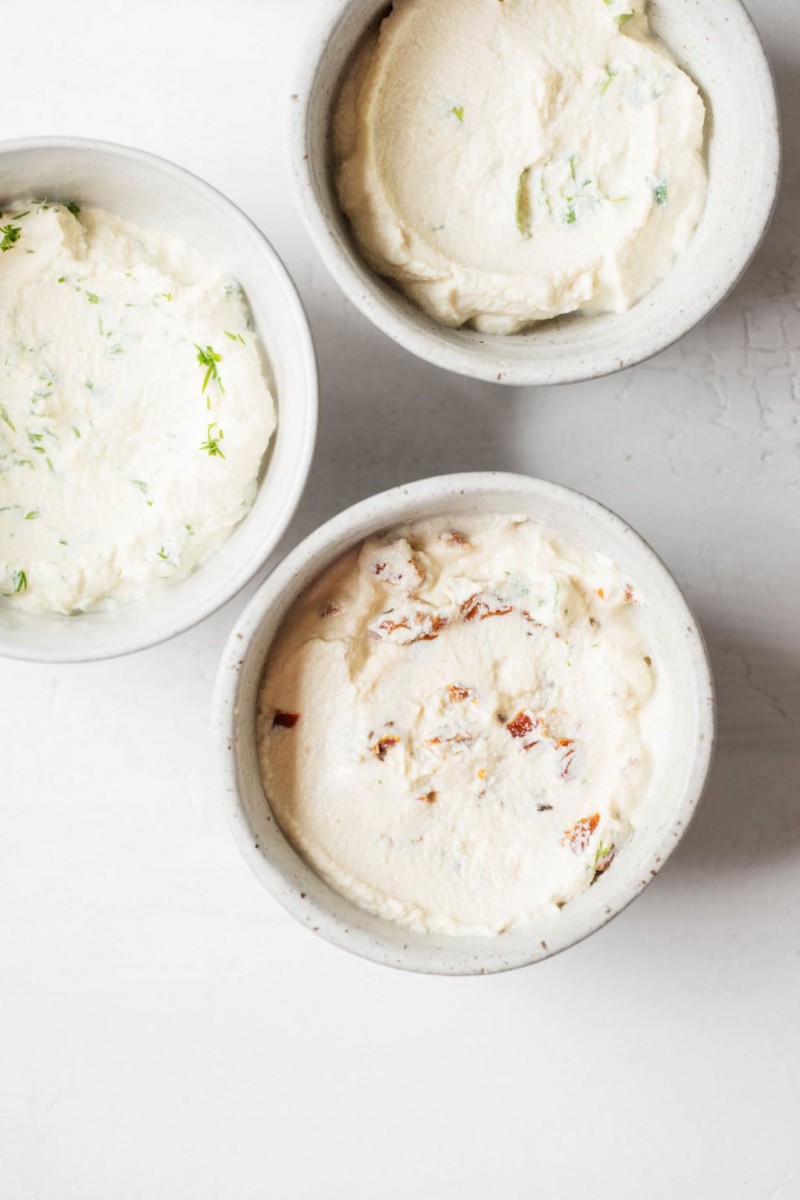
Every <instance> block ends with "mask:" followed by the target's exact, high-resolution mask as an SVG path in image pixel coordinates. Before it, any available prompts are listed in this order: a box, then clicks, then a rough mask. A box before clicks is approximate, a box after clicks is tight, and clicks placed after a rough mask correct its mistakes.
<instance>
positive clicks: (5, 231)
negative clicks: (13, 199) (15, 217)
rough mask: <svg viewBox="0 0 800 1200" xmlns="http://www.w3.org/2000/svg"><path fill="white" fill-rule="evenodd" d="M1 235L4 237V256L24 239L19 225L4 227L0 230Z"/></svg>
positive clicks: (1, 248) (0, 244)
mask: <svg viewBox="0 0 800 1200" xmlns="http://www.w3.org/2000/svg"><path fill="white" fill-rule="evenodd" d="M0 233H2V235H3V237H2V240H0V250H2V252H3V253H4V254H5V252H6V250H10V249H11V247H12V246H13V245H15V244H16V243H17V242H18V241H19V239H20V238H21V237H22V230H21V229H20V227H19V225H3V226H2V227H1V228H0Z"/></svg>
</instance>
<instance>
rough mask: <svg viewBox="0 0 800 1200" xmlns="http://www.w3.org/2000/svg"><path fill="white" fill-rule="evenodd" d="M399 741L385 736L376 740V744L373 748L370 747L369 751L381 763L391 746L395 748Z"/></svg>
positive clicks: (397, 738) (396, 738)
mask: <svg viewBox="0 0 800 1200" xmlns="http://www.w3.org/2000/svg"><path fill="white" fill-rule="evenodd" d="M399 741H400V738H399V737H392V736H391V735H387V736H386V737H382V738H378V740H377V742H375V744H374V745H373V746H370V750H371V751H372V753H373V754H375V755H376V756H377V757H378V758H379V759H380V760H381V762H383V760H384V759H385V758H386V755H387V754H388V752H389V750H390V749H391V748H392V746H396V745H397V743H398V742H399Z"/></svg>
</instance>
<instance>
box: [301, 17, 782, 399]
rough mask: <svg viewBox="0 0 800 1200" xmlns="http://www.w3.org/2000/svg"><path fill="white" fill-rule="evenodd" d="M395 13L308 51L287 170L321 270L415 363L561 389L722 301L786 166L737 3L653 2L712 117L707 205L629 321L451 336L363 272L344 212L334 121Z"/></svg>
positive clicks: (750, 32)
mask: <svg viewBox="0 0 800 1200" xmlns="http://www.w3.org/2000/svg"><path fill="white" fill-rule="evenodd" d="M389 8H390V6H389V5H387V3H386V0H350V3H348V4H347V5H346V6H345V8H344V10H343V11H341V12H340V13H339V14H338V15H337V16H335V17H331V18H329V19H328V22H327V24H326V25H325V26H324V27H323V28H322V29H321V30H320V31H319V33H318V35H316V37H315V38H314V39H313V40H312V42H311V44H310V46H309V50H308V55H307V58H306V62H305V64H304V68H303V73H302V75H301V80H300V84H299V88H300V91H299V97H300V103H299V105H298V110H297V113H296V124H295V130H294V151H295V155H294V166H295V173H296V176H297V178H298V182H299V190H300V196H301V200H302V202H303V205H304V209H305V212H306V217H307V220H308V222H309V225H310V228H311V230H312V233H313V234H314V236H315V238H316V240H317V244H318V247H319V249H320V252H321V253H322V254H323V257H324V258H325V260H326V262H327V265H328V267H329V269H330V270H331V271H332V273H333V274H334V276H335V277H336V278H337V281H338V282H339V284H340V286H341V287H342V288H343V289H344V291H345V292H346V293H347V294H348V295H349V297H350V299H351V300H352V301H353V302H354V303H355V304H356V305H357V306H358V307H359V308H360V309H361V310H362V311H363V312H364V313H365V315H366V316H368V317H369V318H370V319H371V320H373V321H374V322H375V323H376V324H377V325H378V326H380V327H381V328H383V329H384V330H385V331H386V332H387V333H388V334H389V335H390V336H391V337H393V338H394V339H395V340H396V341H398V342H400V343H401V344H402V345H404V346H406V347H407V348H408V349H410V350H412V351H413V352H414V353H416V354H418V355H420V357H422V358H425V359H427V360H429V361H431V362H434V363H436V364H437V365H440V366H444V367H447V368H449V369H451V370H455V371H459V372H461V373H463V374H466V375H472V376H476V377H478V378H482V379H487V380H497V381H500V382H503V383H512V384H526V383H527V384H532V383H560V382H568V381H571V380H577V379H586V378H591V377H595V376H598V375H602V374H606V373H608V372H611V371H616V370H619V369H621V368H623V367H627V366H630V365H631V364H632V363H635V362H639V361H641V360H642V359H644V358H647V357H648V356H649V355H652V354H654V353H656V352H657V351H659V350H661V349H663V348H664V347H665V346H667V345H669V344H671V343H672V342H673V341H675V340H676V339H677V338H679V337H681V336H682V335H683V334H684V333H686V332H687V331H688V330H689V329H691V328H692V326H694V325H695V324H696V323H697V322H698V321H700V320H701V319H702V318H703V317H705V316H707V315H708V313H709V312H710V311H711V310H712V309H713V308H714V307H715V306H716V305H717V304H718V303H719V302H720V301H721V300H722V299H723V298H724V296H725V295H726V294H727V293H728V291H729V290H730V289H731V288H732V287H733V285H734V284H735V283H736V281H737V279H738V278H739V276H740V275H741V273H742V272H743V270H744V269H745V267H746V266H747V263H748V262H749V260H750V258H751V256H752V254H753V253H754V252H755V249H756V247H757V246H758V244H759V242H760V240H761V238H762V236H763V234H764V231H765V229H766V226H767V224H768V221H769V217H770V215H771V213H772V209H773V206H774V202H775V197H776V194H777V186H778V178H779V169H780V142H779V133H778V115H777V103H776V99H775V90H774V85H773V81H772V76H771V73H770V69H769V65H768V63H767V60H766V58H765V55H764V51H763V49H762V47H761V43H760V41H759V39H758V35H757V34H756V32H755V29H754V27H753V25H752V24H751V22H750V19H749V17H748V16H747V13H746V12H745V10H744V8H743V7H742V5H741V4H740V2H739V0H715V3H713V4H698V3H697V2H696V0H650V3H649V14H650V19H651V24H652V27H653V30H654V32H655V34H656V36H658V37H659V38H661V39H662V40H663V42H664V43H665V44H666V45H667V46H668V47H669V48H670V50H671V51H672V53H673V54H674V55H675V57H676V58H677V60H678V62H679V64H680V65H681V66H682V67H684V68H685V69H686V70H687V71H688V72H689V74H690V75H691V76H692V78H693V79H694V80H695V82H696V83H697V85H698V86H699V88H700V90H701V92H702V94H703V98H704V100H705V102H706V106H707V111H708V115H707V124H706V133H707V143H708V169H709V185H710V186H709V193H708V203H707V207H706V211H705V214H704V216H703V218H702V220H701V223H700V225H699V227H698V229H697V232H696V234H695V237H694V239H693V241H692V243H691V246H690V248H689V249H688V251H687V252H686V253H685V254H684V255H682V256H681V257H680V258H679V259H678V261H677V262H676V263H675V265H674V267H673V269H672V271H671V272H670V274H669V275H668V276H667V277H666V278H665V279H664V280H662V282H661V283H660V284H658V285H657V287H656V288H655V289H654V290H653V291H652V292H650V293H649V294H648V295H647V296H646V297H644V299H642V300H641V301H640V302H639V303H638V304H637V305H636V306H635V307H634V308H632V309H631V310H629V311H628V312H626V313H603V314H598V315H596V316H590V317H562V318H559V319H557V320H554V321H548V322H544V323H542V324H541V325H540V326H539V327H537V328H535V329H534V330H533V331H531V332H530V333H526V334H517V335H514V336H512V337H500V336H497V335H491V334H482V333H476V332H471V331H469V330H451V329H447V328H446V327H444V326H441V325H439V324H438V323H436V322H434V321H433V320H431V319H430V318H429V317H427V316H426V315H425V314H423V313H422V312H421V311H419V310H418V309H417V308H416V307H415V306H414V305H412V304H411V303H410V302H409V301H407V300H406V299H405V298H404V297H403V296H402V295H401V294H400V293H399V292H398V291H397V290H396V289H395V288H394V287H393V286H392V285H391V284H390V283H388V282H386V281H385V280H382V279H380V278H379V277H378V276H376V275H375V274H374V273H373V272H372V271H371V270H370V268H369V267H367V265H366V264H365V263H364V261H363V260H362V258H361V256H360V253H359V252H358V249H357V248H356V246H355V244H354V241H353V238H352V234H351V230H350V227H349V224H348V222H347V221H346V219H345V218H344V217H343V216H342V214H341V212H340V210H339V206H338V203H337V200H336V195H335V190H334V187H333V181H332V162H331V137H330V126H331V114H332V111H333V110H334V107H335V103H336V99H337V96H338V92H339V88H340V86H341V82H342V78H343V74H344V72H345V69H346V67H347V65H348V64H349V62H350V60H351V58H352V55H353V52H354V50H355V48H356V47H357V45H358V43H359V41H360V40H361V39H362V37H363V36H364V35H365V31H366V30H368V29H370V28H373V27H374V26H375V23H376V22H377V21H379V20H380V19H381V18H382V17H383V16H384V15H385V14H386V12H387V11H388V10H389ZM745 79H746V80H747V86H746V87H743V86H742V80H745ZM718 134H719V136H718ZM304 155H307V156H308V158H307V160H306V159H304V157H303V156H304Z"/></svg>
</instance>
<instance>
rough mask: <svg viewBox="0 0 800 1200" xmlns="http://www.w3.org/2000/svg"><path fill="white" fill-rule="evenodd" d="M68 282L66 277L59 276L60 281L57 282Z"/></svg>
mask: <svg viewBox="0 0 800 1200" xmlns="http://www.w3.org/2000/svg"><path fill="white" fill-rule="evenodd" d="M66 282H67V277H66V275H59V277H58V279H57V280H56V283H66Z"/></svg>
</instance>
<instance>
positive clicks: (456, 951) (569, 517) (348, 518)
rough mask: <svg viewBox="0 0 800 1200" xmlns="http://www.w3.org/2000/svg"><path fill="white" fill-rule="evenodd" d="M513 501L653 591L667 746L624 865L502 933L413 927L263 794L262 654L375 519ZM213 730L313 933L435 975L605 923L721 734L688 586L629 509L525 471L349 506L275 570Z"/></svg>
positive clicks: (240, 647)
mask: <svg viewBox="0 0 800 1200" xmlns="http://www.w3.org/2000/svg"><path fill="white" fill-rule="evenodd" d="M480 512H510V513H524V514H528V515H530V516H535V517H536V518H538V519H540V520H541V521H542V522H543V523H544V524H545V525H547V526H548V527H549V528H551V529H552V530H554V531H555V532H556V533H557V534H559V535H561V536H563V537H564V538H566V539H568V540H570V541H572V542H574V543H578V544H579V545H580V544H584V545H585V546H586V547H587V548H594V549H600V550H602V551H603V552H604V553H607V554H609V555H610V556H611V557H612V558H614V559H615V560H616V562H617V564H618V565H619V567H620V568H621V570H622V572H623V574H624V575H625V576H626V577H628V578H630V579H631V580H632V581H633V583H634V585H635V587H636V589H637V591H638V592H640V593H641V594H642V595H644V596H645V597H646V600H647V604H646V606H643V607H642V610H641V614H642V620H643V621H645V622H646V626H647V636H648V641H649V644H650V645H652V646H653V659H654V661H655V663H656V665H657V669H658V670H659V674H660V685H661V689H662V695H663V704H664V708H663V710H662V711H663V727H664V735H665V742H666V744H667V745H668V747H669V752H668V753H662V754H661V755H659V756H657V762H656V766H655V770H654V776H653V780H652V783H651V786H650V787H649V789H648V791H647V794H646V795H645V796H644V797H643V798H642V801H641V806H640V808H639V811H638V815H637V823H638V824H637V829H636V833H635V835H634V836H633V838H632V839H631V841H630V842H629V843H628V845H627V846H626V847H625V849H624V850H623V851H622V852H621V853H620V854H619V855H618V857H617V858H616V859H615V862H614V866H613V868H612V869H611V870H610V871H608V872H607V873H606V874H604V875H603V876H601V878H600V879H599V880H598V882H597V883H596V884H595V885H594V886H593V887H591V888H589V889H588V891H586V892H584V893H583V894H582V895H580V896H578V897H577V898H576V899H574V900H572V901H571V902H570V903H569V904H568V905H566V906H565V907H564V908H563V909H561V910H560V911H559V912H558V913H556V914H555V915H552V916H547V917H543V918H542V919H541V920H539V921H537V922H536V923H534V924H533V925H530V926H528V927H527V928H524V929H516V930H510V931H509V932H507V933H505V934H502V935H501V936H499V937H495V938H486V937H485V938H461V937H446V936H445V937H442V936H435V935H429V934H419V933H413V932H411V931H409V930H408V929H404V928H402V927H401V926H399V925H396V924H394V923H393V922H390V921H384V920H381V919H380V918H378V917H373V916H370V915H369V914H368V913H366V912H363V911H362V910H361V909H359V908H357V907H356V906H355V905H353V904H352V903H351V902H350V901H349V900H346V899H345V898H344V897H343V896H340V895H339V894H338V893H337V892H335V891H333V889H332V888H330V887H329V886H328V884H327V883H325V882H323V880H322V879H321V878H320V877H319V876H318V875H316V874H315V872H314V871H313V869H312V868H311V867H310V866H308V864H307V863H306V862H305V861H304V860H303V859H302V858H301V857H300V855H299V854H298V853H297V852H296V851H295V850H294V848H293V847H292V846H291V845H290V843H289V842H288V841H287V840H286V838H285V837H284V835H283V833H282V832H281V830H280V829H279V828H278V826H277V824H276V822H275V819H274V817H273V815H272V812H271V809H270V806H269V803H268V801H267V799H266V797H265V795H264V790H263V788H262V784H261V778H260V774H259V766H258V758H257V750H256V743H255V716H256V702H257V695H258V688H259V683H260V680H261V675H262V671H263V668H264V662H265V659H266V656H267V653H268V650H269V647H270V644H271V642H272V640H273V638H274V637H275V634H276V632H277V630H278V628H279V626H280V624H281V621H282V620H283V618H284V616H285V615H286V614H287V612H288V611H289V609H290V608H291V606H292V604H293V603H294V601H295V600H296V598H297V597H298V596H299V594H300V593H301V592H302V591H303V590H304V589H305V588H306V587H307V586H308V584H309V583H311V581H312V580H313V579H315V578H316V577H317V576H318V575H319V574H320V572H321V571H323V570H324V569H325V568H326V567H327V566H328V565H329V564H330V563H331V562H332V561H334V560H335V559H336V558H338V557H339V555H341V554H343V553H345V552H346V551H347V550H349V549H351V548H352V547H354V546H355V545H357V544H358V543H359V542H360V541H361V540H362V539H364V538H366V537H368V536H370V535H371V534H374V533H376V532H377V531H380V530H384V529H388V528H391V527H393V526H395V525H398V524H402V523H403V522H405V521H411V520H418V519H420V518H423V517H430V516H436V515H442V516H443V515H445V514H453V515H455V516H459V515H462V514H466V513H480ZM214 739H215V741H216V744H217V756H218V765H219V775H220V784H221V788H222V794H223V799H224V804H225V809H226V812H227V815H228V817H229V819H230V823H231V826H232V828H233V832H234V834H235V836H236V840H237V842H238V844H239V846H240V848H241V850H242V853H243V854H244V856H245V858H246V859H247V861H248V862H249V863H250V866H251V867H252V868H253V870H254V871H255V873H256V875H257V876H258V878H259V879H260V880H261V882H262V883H263V884H264V886H265V887H266V889H267V891H269V892H271V893H272V895H273V896H274V897H275V899H276V900H278V901H279V902H280V903H281V904H282V905H283V906H284V908H286V909H288V911H289V912H290V913H291V914H292V915H293V916H294V917H296V918H297V919H298V920H299V921H302V923H303V924H304V925H307V926H308V927H309V928H310V929H312V930H313V931H314V932H315V933H318V934H320V935H321V936H322V937H324V938H326V939H327V940H328V941H330V942H333V943H334V944H335V945H337V946H341V947H342V948H343V949H345V950H350V951H352V952H353V953H355V954H360V955H362V956H363V957H364V958H370V959H373V960H375V961H376V962H381V963H386V964H388V965H390V966H395V967H402V968H405V969H406V970H410V971H422V972H428V973H431V974H446V975H462V974H464V975H466V974H483V973H488V972H492V971H503V970H508V969H510V968H512V967H520V966H524V965H526V964H528V963H533V962H537V961H538V960H540V959H543V958H547V957H548V956H549V955H551V954H555V953H557V952H558V951H560V950H564V949H566V948H567V947H568V946H571V945H573V944H574V943H575V942H578V941H580V940H581V939H582V938H584V937H586V936H587V935H588V934H590V933H592V932H594V931H595V930H596V929H599V928H600V926H602V925H605V924H606V922H607V921H609V920H610V919H611V918H612V917H613V916H614V915H615V914H617V913H618V912H620V911H621V910H622V909H623V908H625V906H626V905H627V904H629V903H630V901H631V900H633V899H634V897H635V896H637V895H638V894H639V892H641V890H642V888H644V887H645V886H646V885H647V884H648V883H649V882H650V880H651V879H652V878H653V876H655V875H656V874H657V873H658V871H659V870H660V868H661V867H662V866H663V864H664V863H665V862H666V860H667V858H668V857H669V855H670V854H671V853H672V851H673V850H674V848H675V846H676V845H677V843H678V841H679V839H680V837H681V836H682V834H683V833H684V832H685V830H686V827H687V825H688V824H689V821H690V819H691V817H692V815H693V813H694V810H695V808H696V806H697V803H698V801H699V799H700V795H701V793H702V790H703V785H704V783H705V779H706V775H707V773H708V769H709V766H710V761H711V753H712V747H713V741H714V696H713V683H712V678H711V672H710V668H709V664H708V658H707V655H706V650H705V646H704V644H703V639H702V635H701V633H700V630H699V629H698V626H697V624H696V622H695V620H694V618H693V617H692V614H691V612H690V611H689V608H688V607H687V604H686V601H685V600H684V598H683V596H682V595H681V593H680V591H679V589H678V586H677V584H676V583H675V581H674V580H673V579H672V577H671V576H670V574H669V572H668V571H667V570H666V568H665V567H664V566H663V565H662V563H661V562H660V561H659V559H658V558H657V557H656V555H655V554H654V553H653V551H652V550H651V549H650V548H649V547H648V546H647V545H646V544H645V543H644V542H643V541H642V539H641V538H640V537H639V536H638V535H637V534H636V533H634V532H633V530H632V529H630V528H629V527H628V526H627V525H625V523H624V522H623V521H621V520H620V518H619V517H617V516H615V515H614V514H613V513H611V512H609V511H608V509H606V508H603V507H602V506H601V505H600V504H597V503H596V502H595V501H593V500H589V499H587V498H586V497H585V496H581V495H580V494H579V493H577V492H573V491H569V490H568V489H567V488H563V487H559V486H557V485H556V484H553V483H544V482H542V480H539V479H528V478H525V477H524V476H520V475H502V474H493V473H483V474H475V475H449V476H443V477H441V478H438V479H425V480H422V481H420V482H418V483H411V484H409V485H408V486H406V487H401V488H395V489H394V490H393V491H390V492H384V493H383V494H382V495H379V496H373V497H372V498H371V499H369V500H365V501H363V502H362V503H361V504H356V505H355V506H354V507H353V508H349V509H347V511H346V512H343V513H341V514H340V515H339V516H338V517H335V518H334V519H333V520H332V521H328V523H327V524H325V525H323V526H322V527H321V528H320V529H318V530H316V532H315V533H312V534H311V536H310V537H308V538H306V539H305V541H304V542H302V543H301V544H300V545H299V546H298V547H297V548H296V549H295V550H294V551H292V553H291V554H290V555H289V556H288V557H287V558H286V559H284V561H283V562H282V563H281V564H280V565H279V566H278V567H277V568H276V569H275V571H274V572H273V573H272V575H270V577H269V578H268V579H267V581H266V582H265V583H264V584H263V585H262V587H261V588H260V589H259V591H258V592H257V593H256V595H255V596H254V597H253V599H252V600H251V602H250V604H249V605H248V607H247V609H246V610H245V612H244V613H243V615H242V617H241V618H240V620H239V622H238V624H237V625H236V628H235V629H234V631H233V633H232V634H231V638H230V641H229V642H228V645H227V647H226V650H225V653H224V655H223V659H222V663H221V666H220V669H219V674H218V676H217V682H216V690H215V696H214Z"/></svg>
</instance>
